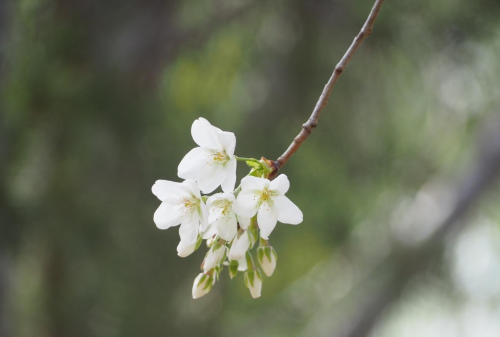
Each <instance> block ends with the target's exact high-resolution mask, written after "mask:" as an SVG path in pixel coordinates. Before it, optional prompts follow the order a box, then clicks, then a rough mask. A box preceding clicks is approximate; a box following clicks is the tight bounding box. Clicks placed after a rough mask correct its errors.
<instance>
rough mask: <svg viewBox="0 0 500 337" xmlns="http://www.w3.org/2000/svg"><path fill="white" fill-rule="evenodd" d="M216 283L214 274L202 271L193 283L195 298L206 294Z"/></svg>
mask: <svg viewBox="0 0 500 337" xmlns="http://www.w3.org/2000/svg"><path fill="white" fill-rule="evenodd" d="M214 283H215V278H214V277H213V276H212V275H209V274H205V273H201V274H200V275H198V276H197V277H196V278H195V279H194V283H193V298H194V299H197V298H200V297H202V296H204V295H206V294H208V292H209V291H210V290H212V287H213V285H214Z"/></svg>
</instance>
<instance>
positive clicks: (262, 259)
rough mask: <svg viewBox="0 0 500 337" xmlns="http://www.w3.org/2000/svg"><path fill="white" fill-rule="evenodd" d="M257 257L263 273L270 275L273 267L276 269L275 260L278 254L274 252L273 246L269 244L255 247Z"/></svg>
mask: <svg viewBox="0 0 500 337" xmlns="http://www.w3.org/2000/svg"><path fill="white" fill-rule="evenodd" d="M257 259H258V260H259V263H260V266H261V267H262V270H263V271H264V274H266V275H267V276H271V275H272V274H273V273H274V269H276V261H277V260H278V254H276V251H275V250H274V248H273V247H271V246H265V247H259V249H257Z"/></svg>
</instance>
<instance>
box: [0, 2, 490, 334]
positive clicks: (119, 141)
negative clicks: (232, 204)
mask: <svg viewBox="0 0 500 337" xmlns="http://www.w3.org/2000/svg"><path fill="white" fill-rule="evenodd" d="M372 5H373V1H371V0H356V1H354V0H315V1H311V0H277V1H258V0H245V1H243V0H241V1H231V0H205V1H194V0H184V1H180V0H109V1H96V0H1V1H0V32H1V33H0V47H1V50H0V53H1V54H0V61H1V70H0V88H1V97H0V207H1V208H0V221H1V223H0V226H1V231H0V327H1V330H0V336H8V337H12V336H16V337H17V336H19V337H30V336H35V337H38V336H40V337H49V336H50V337H59V336H61V337H62V336H65V337H66V336H76V337H79V336H95V337H98V336H103V337H104V336H106V337H113V336H148V337H149V336H151V337H154V336H234V335H237V336H262V337H267V336H269V337H271V336H272V337H275V336H276V337H277V336H330V335H331V334H332V333H333V331H334V330H335V329H339V328H340V329H342V326H343V324H346V323H349V322H348V321H346V320H344V319H342V318H338V317H341V316H339V313H340V314H342V313H343V312H348V311H354V310H355V309H354V308H355V307H356V305H355V303H357V301H358V299H357V298H356V295H358V297H363V296H360V295H359V292H358V290H356V289H358V288H356V287H355V284H356V282H357V281H360V282H361V287H362V288H365V290H366V291H368V292H369V289H370V288H369V284H370V279H368V280H366V279H365V277H366V275H367V274H366V273H365V271H366V270H370V268H371V267H373V265H375V264H376V263H377V261H379V260H380V259H381V258H382V257H383V256H384V254H386V252H387V250H389V249H390V247H389V246H390V244H389V243H388V242H389V238H390V237H391V236H392V235H393V234H391V233H392V231H393V229H392V228H393V227H394V222H395V221H394V218H395V214H397V213H398V209H399V208H400V207H401V205H404V204H405V203H407V202H408V201H409V200H412V199H413V198H414V197H415V195H418V191H419V190H420V187H421V186H422V185H424V184H425V183H427V182H428V181H429V179H431V178H432V177H434V176H436V175H439V176H448V175H450V174H454V173H456V172H457V171H460V168H461V167H462V166H463V165H464V164H465V163H466V162H467V161H468V160H470V156H471V145H470V144H471V140H472V139H473V135H474V133H475V131H476V126H477V125H478V122H479V121H480V120H482V119H483V118H485V117H487V116H488V115H492V114H498V111H499V107H500V62H499V60H500V20H499V19H500V2H498V0H476V1H467V0H454V1H452V0H422V1H418V2H415V1H410V0H398V1H393V0H387V1H386V3H385V5H384V6H383V8H382V11H381V14H380V16H379V18H378V21H377V22H376V24H375V29H374V32H373V34H372V36H371V37H369V39H367V40H366V42H365V44H364V45H363V46H362V47H361V48H360V50H359V51H358V53H357V54H356V55H355V57H354V59H353V60H352V62H351V63H350V65H349V67H348V68H347V70H346V71H345V73H344V75H343V76H342V78H341V79H340V81H339V82H338V84H337V87H336V88H335V89H334V91H333V94H332V96H331V99H330V103H329V105H328V106H327V107H326V109H325V110H324V113H323V115H322V116H321V119H320V121H319V126H318V128H317V129H316V130H315V132H314V133H313V134H312V136H311V137H310V138H309V139H308V140H307V141H306V142H305V143H304V144H303V146H302V148H301V149H300V151H298V152H297V154H296V155H295V156H294V157H293V158H292V159H291V161H290V162H289V163H288V164H287V166H286V167H285V168H284V170H283V173H285V174H287V175H288V177H289V178H290V181H291V189H290V191H289V193H288V196H289V197H290V199H291V200H293V201H294V202H295V203H296V204H297V205H298V206H299V207H300V208H301V210H302V211H303V213H304V222H303V223H302V224H301V225H299V226H287V225H283V224H279V225H278V226H277V228H276V230H275V231H274V232H273V235H272V237H271V243H272V244H273V246H274V247H275V249H276V250H277V252H278V256H279V259H278V267H277V269H276V271H275V273H274V275H273V276H272V277H271V278H265V280H264V284H263V291H262V297H261V298H260V299H258V300H253V299H252V298H251V297H250V294H249V292H248V289H247V288H245V285H244V282H243V277H242V275H238V277H237V278H235V279H233V280H232V281H230V280H229V277H228V275H227V274H226V273H225V274H224V277H222V278H221V281H220V282H218V283H216V285H215V287H214V289H213V290H212V291H211V292H210V293H209V294H208V295H206V296H205V297H203V298H201V299H198V300H196V301H195V300H193V299H192V298H191V287H192V282H193V280H194V278H195V277H196V275H198V273H199V265H200V263H201V261H202V259H203V256H204V254H205V251H206V248H205V247H204V246H202V247H201V248H200V249H199V250H198V251H197V252H196V253H195V254H193V255H191V256H189V257H187V258H184V259H182V258H180V257H178V256H177V255H176V246H177V243H178V241H179V236H178V230H177V229H176V228H174V229H170V230H166V231H160V230H158V229H157V228H156V226H155V224H154V223H153V213H154V211H155V210H156V208H157V207H158V206H159V203H160V202H159V201H158V200H157V199H156V197H154V195H153V194H152V193H151V186H152V184H153V183H154V181H155V180H157V179H167V180H176V181H180V179H178V178H177V176H176V172H177V165H178V163H179V162H180V160H181V159H182V157H183V156H184V155H185V154H186V153H187V152H188V151H189V150H190V149H191V148H193V147H194V146H195V144H194V142H193V140H192V139H191V135H190V127H191V124H192V122H193V121H194V120H195V119H196V118H198V117H205V118H207V119H208V120H209V121H210V122H211V123H212V124H213V125H216V126H218V127H219V128H221V129H223V130H227V131H232V132H234V133H235V134H236V137H237V146H236V154H237V155H238V156H244V157H256V158H260V157H261V156H264V157H266V158H269V159H277V158H278V157H279V155H281V154H282V153H283V151H284V150H285V149H286V148H287V147H288V145H289V144H290V142H291V141H292V139H293V137H295V135H296V134H297V133H298V132H299V131H300V125H301V124H302V123H303V122H305V121H306V120H307V118H308V117H309V114H310V112H311V111H312V109H313V107H314V105H315V104H316V101H317V98H318V97H319V94H320V93H321V90H322V89H323V86H324V84H325V83H326V82H327V80H328V78H329V76H330V74H331V72H332V71H333V68H334V67H335V64H336V63H337V62H338V61H339V60H340V58H341V57H342V55H343V53H344V52H345V51H346V49H347V48H348V46H349V45H350V43H351V41H352V39H353V38H354V36H355V35H356V34H357V33H358V32H359V30H360V28H361V26H362V24H363V23H364V21H365V19H366V17H367V15H368V13H369V11H370V9H371V6H372ZM238 172H239V178H241V177H242V176H243V175H244V174H245V172H246V168H244V167H243V165H242V164H241V163H240V164H239V168H238ZM495 197H496V201H495ZM498 197H500V196H499V195H498V194H497V195H493V197H490V198H489V199H486V200H484V201H483V203H482V204H481V208H480V210H479V211H478V212H476V213H475V214H474V216H473V217H471V218H470V219H469V221H470V222H471V223H472V225H471V226H470V227H469V229H468V230H467V231H466V232H465V233H463V234H462V236H460V237H458V238H457V239H456V240H454V241H452V242H450V243H449V246H448V248H447V252H448V253H447V256H448V257H447V259H446V261H445V263H444V268H442V270H441V272H440V273H437V274H426V275H423V276H421V277H420V278H419V279H418V280H417V279H416V280H415V282H412V284H411V286H409V287H408V290H407V291H406V292H405V296H404V297H403V298H402V299H401V301H400V302H398V304H397V305H396V306H394V307H392V308H391V310H390V311H389V312H388V313H387V314H385V315H384V319H383V322H382V324H380V325H379V326H378V327H377V330H376V331H375V332H374V334H375V335H377V336H398V337H399V336H403V337H408V336H426V337H427V336H440V337H442V336H481V337H484V336H498V335H499V334H500V240H499V237H500V234H499V233H500V232H499V221H500V212H499V211H498V206H497V205H498ZM427 211H428V210H427V209H425V208H424V209H423V210H422V211H421V212H423V213H426V212H427ZM396 222H397V221H396ZM363 284H368V285H366V287H365V286H363ZM353 292H354V298H353V296H352V295H353Z"/></svg>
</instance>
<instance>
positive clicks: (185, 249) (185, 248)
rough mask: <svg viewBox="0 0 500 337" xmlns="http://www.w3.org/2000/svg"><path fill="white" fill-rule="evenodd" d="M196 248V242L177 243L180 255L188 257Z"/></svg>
mask: <svg viewBox="0 0 500 337" xmlns="http://www.w3.org/2000/svg"><path fill="white" fill-rule="evenodd" d="M195 250H196V242H195V243H193V244H190V245H187V244H186V243H185V242H182V241H181V242H179V245H177V255H179V256H180V257H186V256H189V255H191V254H193V252H194V251H195Z"/></svg>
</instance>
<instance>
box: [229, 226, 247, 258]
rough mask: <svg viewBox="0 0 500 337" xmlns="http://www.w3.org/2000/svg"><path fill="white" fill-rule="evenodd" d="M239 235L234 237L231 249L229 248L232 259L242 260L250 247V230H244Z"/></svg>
mask: <svg viewBox="0 0 500 337" xmlns="http://www.w3.org/2000/svg"><path fill="white" fill-rule="evenodd" d="M238 235H239V234H238ZM238 235H236V237H235V238H234V240H233V243H232V244H231V249H230V250H229V259H230V260H240V259H242V258H244V257H245V254H246V252H247V250H248V248H250V238H249V236H248V232H247V231H244V232H243V233H241V235H240V236H238Z"/></svg>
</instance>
